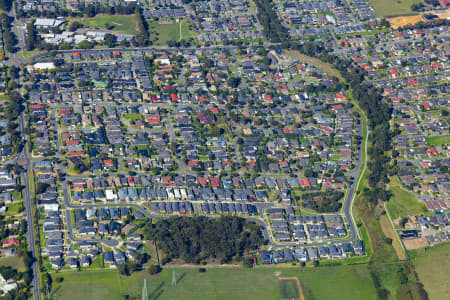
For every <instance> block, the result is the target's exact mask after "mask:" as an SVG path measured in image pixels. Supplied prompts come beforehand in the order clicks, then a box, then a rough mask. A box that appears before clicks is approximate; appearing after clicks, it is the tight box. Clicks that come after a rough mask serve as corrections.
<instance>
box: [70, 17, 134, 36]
mask: <svg viewBox="0 0 450 300" xmlns="http://www.w3.org/2000/svg"><path fill="white" fill-rule="evenodd" d="M73 21H78V22H80V23H81V24H84V25H87V26H89V28H91V29H101V30H111V31H113V32H116V33H125V34H133V35H136V34H138V31H137V19H136V16H135V15H113V16H96V17H95V18H71V19H70V22H73Z"/></svg>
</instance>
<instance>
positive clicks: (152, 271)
mask: <svg viewBox="0 0 450 300" xmlns="http://www.w3.org/2000/svg"><path fill="white" fill-rule="evenodd" d="M159 272H161V267H160V266H159V265H150V267H149V268H148V273H149V274H150V275H155V274H158V273H159Z"/></svg>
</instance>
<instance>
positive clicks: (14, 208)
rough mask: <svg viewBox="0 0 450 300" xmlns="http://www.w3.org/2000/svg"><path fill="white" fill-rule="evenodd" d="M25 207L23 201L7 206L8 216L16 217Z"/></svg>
mask: <svg viewBox="0 0 450 300" xmlns="http://www.w3.org/2000/svg"><path fill="white" fill-rule="evenodd" d="M22 207H23V203H22V201H17V202H14V203H12V204H9V205H7V208H8V209H7V210H6V214H5V215H6V216H14V215H17V214H18V213H19V210H20V209H21V208H22Z"/></svg>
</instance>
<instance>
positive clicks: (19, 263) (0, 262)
mask: <svg viewBox="0 0 450 300" xmlns="http://www.w3.org/2000/svg"><path fill="white" fill-rule="evenodd" d="M0 266H7V267H12V268H14V269H16V270H18V271H19V272H23V271H25V270H26V268H25V265H24V263H23V259H22V258H21V257H18V256H8V257H2V258H0Z"/></svg>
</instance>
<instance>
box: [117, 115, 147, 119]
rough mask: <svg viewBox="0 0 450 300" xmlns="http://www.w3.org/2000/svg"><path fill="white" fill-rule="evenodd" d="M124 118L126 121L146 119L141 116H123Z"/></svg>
mask: <svg viewBox="0 0 450 300" xmlns="http://www.w3.org/2000/svg"><path fill="white" fill-rule="evenodd" d="M122 117H123V118H124V119H126V120H143V119H144V117H143V116H142V115H140V114H123V115H122Z"/></svg>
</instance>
